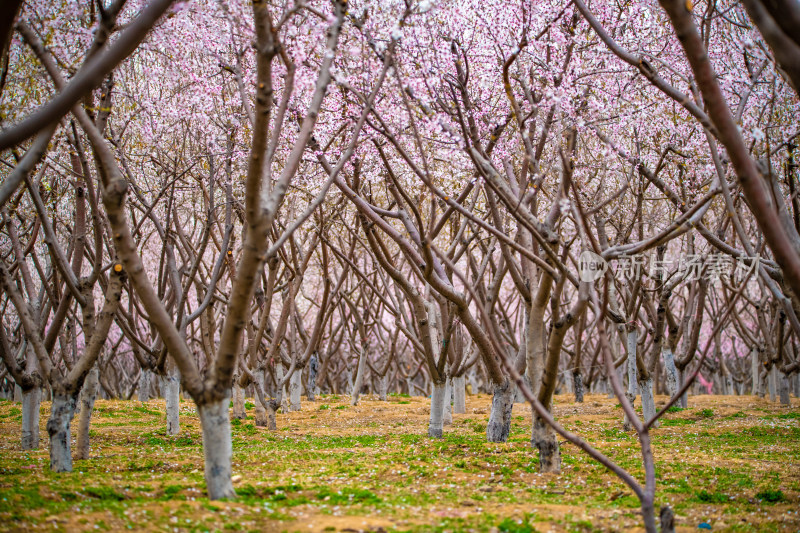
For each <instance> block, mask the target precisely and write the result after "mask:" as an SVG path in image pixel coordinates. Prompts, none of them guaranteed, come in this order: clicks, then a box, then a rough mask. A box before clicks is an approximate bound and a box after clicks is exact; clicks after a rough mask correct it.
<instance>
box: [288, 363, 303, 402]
mask: <svg viewBox="0 0 800 533" xmlns="http://www.w3.org/2000/svg"><path fill="white" fill-rule="evenodd" d="M301 392H303V369H302V368H299V367H298V368H295V369H294V373H293V374H292V377H290V378H289V408H290V409H291V410H292V411H299V410H300V393H301Z"/></svg>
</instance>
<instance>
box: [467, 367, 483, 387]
mask: <svg viewBox="0 0 800 533" xmlns="http://www.w3.org/2000/svg"><path fill="white" fill-rule="evenodd" d="M467 379H468V380H469V388H470V394H478V393H479V392H480V385H479V383H478V371H477V370H475V367H474V366H473V367H472V370H470V371H469V375H468V376H467Z"/></svg>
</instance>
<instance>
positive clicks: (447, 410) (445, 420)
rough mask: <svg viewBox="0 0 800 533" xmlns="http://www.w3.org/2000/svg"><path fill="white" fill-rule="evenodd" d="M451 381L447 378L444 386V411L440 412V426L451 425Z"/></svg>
mask: <svg viewBox="0 0 800 533" xmlns="http://www.w3.org/2000/svg"><path fill="white" fill-rule="evenodd" d="M452 398H453V381H452V378H451V377H450V376H448V377H447V380H446V381H445V386H444V409H443V411H442V424H443V425H445V426H452V425H453V402H452Z"/></svg>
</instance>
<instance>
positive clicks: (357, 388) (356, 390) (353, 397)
mask: <svg viewBox="0 0 800 533" xmlns="http://www.w3.org/2000/svg"><path fill="white" fill-rule="evenodd" d="M366 365H367V350H366V347H362V349H361V353H360V354H359V355H358V369H357V370H356V378H355V379H354V380H353V387H352V389H351V390H350V404H351V405H358V398H359V396H360V395H361V386H362V385H363V384H364V367H365V366H366Z"/></svg>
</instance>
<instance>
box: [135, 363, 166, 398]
mask: <svg viewBox="0 0 800 533" xmlns="http://www.w3.org/2000/svg"><path fill="white" fill-rule="evenodd" d="M152 375H153V373H152V372H150V371H149V370H145V369H142V371H141V372H140V373H139V386H138V394H139V401H140V402H146V401H148V400H149V399H150V378H151V376H152ZM162 394H163V393H162Z"/></svg>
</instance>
